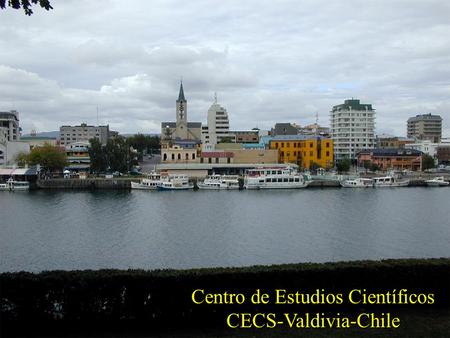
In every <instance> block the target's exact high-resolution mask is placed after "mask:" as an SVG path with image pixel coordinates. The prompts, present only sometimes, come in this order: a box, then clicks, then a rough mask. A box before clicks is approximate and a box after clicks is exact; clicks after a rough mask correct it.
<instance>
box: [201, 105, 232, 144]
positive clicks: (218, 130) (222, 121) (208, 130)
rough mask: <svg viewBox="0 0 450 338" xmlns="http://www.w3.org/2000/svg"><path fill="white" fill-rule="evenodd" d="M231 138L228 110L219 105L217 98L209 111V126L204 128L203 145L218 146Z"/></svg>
mask: <svg viewBox="0 0 450 338" xmlns="http://www.w3.org/2000/svg"><path fill="white" fill-rule="evenodd" d="M230 137H231V136H230V121H229V119H228V113H227V110H226V109H225V108H224V107H222V106H221V105H219V104H218V103H217V97H215V99H214V103H213V104H212V105H211V107H209V109H208V118H207V126H202V143H203V144H207V143H209V144H211V145H216V144H217V143H220V142H221V141H222V140H224V139H229V138H230ZM232 138H233V139H234V137H232Z"/></svg>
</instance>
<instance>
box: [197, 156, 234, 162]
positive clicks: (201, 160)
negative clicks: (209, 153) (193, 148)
mask: <svg viewBox="0 0 450 338" xmlns="http://www.w3.org/2000/svg"><path fill="white" fill-rule="evenodd" d="M204 162H205V158H203V157H200V163H204ZM212 162H213V158H212V157H208V163H212ZM214 163H219V157H215V158H214ZM227 163H231V158H230V157H227Z"/></svg>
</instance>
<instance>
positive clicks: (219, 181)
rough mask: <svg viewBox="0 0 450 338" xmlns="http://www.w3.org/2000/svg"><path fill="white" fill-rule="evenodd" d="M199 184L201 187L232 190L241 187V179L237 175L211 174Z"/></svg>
mask: <svg viewBox="0 0 450 338" xmlns="http://www.w3.org/2000/svg"><path fill="white" fill-rule="evenodd" d="M197 185H198V188H199V189H209V190H232V189H239V179H238V177H237V176H227V175H211V176H208V177H206V178H205V180H204V181H203V182H200V183H198V184H197Z"/></svg>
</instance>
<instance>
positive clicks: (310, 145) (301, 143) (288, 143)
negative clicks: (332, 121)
mask: <svg viewBox="0 0 450 338" xmlns="http://www.w3.org/2000/svg"><path fill="white" fill-rule="evenodd" d="M278 145H279V143H278V142H275V148H277V149H278ZM290 146H291V142H286V148H289V147H290ZM305 146H306V142H294V143H293V147H294V148H297V147H298V148H303V147H305ZM309 147H310V148H313V147H314V143H313V142H309ZM325 147H326V148H330V142H327V143H326V145H325ZM281 148H284V142H281Z"/></svg>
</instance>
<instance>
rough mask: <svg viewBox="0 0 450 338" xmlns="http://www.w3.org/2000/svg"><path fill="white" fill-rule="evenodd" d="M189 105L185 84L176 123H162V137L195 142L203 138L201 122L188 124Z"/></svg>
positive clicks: (181, 86) (177, 110)
mask: <svg viewBox="0 0 450 338" xmlns="http://www.w3.org/2000/svg"><path fill="white" fill-rule="evenodd" d="M187 108H188V104H187V100H186V98H185V97H184V89H183V82H181V83H180V91H179V93H178V99H177V100H176V122H161V135H164V136H165V138H166V139H167V138H170V139H171V140H194V141H200V140H201V138H202V124H201V122H188V116H187V112H188V109H187Z"/></svg>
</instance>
